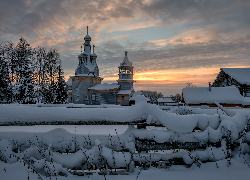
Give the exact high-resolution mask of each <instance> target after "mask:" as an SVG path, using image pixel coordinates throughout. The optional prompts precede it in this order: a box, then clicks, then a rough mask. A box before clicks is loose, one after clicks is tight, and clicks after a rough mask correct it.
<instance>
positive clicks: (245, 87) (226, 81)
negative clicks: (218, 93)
mask: <svg viewBox="0 0 250 180" xmlns="http://www.w3.org/2000/svg"><path fill="white" fill-rule="evenodd" d="M220 70H221V71H220V73H219V74H218V76H217V77H216V79H215V80H214V82H213V84H212V87H226V86H235V87H237V88H239V91H240V94H241V95H242V96H244V97H250V68H220Z"/></svg>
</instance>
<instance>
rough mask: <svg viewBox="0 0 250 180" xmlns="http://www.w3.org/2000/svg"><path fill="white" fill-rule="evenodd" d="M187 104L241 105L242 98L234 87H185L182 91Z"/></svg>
mask: <svg viewBox="0 0 250 180" xmlns="http://www.w3.org/2000/svg"><path fill="white" fill-rule="evenodd" d="M182 93H183V97H184V101H185V103H187V104H200V103H208V104H213V103H214V102H215V101H217V102H218V103H227V104H242V102H243V96H241V94H240V91H239V89H238V88H236V87H211V91H209V88H208V87H187V88H183V89H182Z"/></svg>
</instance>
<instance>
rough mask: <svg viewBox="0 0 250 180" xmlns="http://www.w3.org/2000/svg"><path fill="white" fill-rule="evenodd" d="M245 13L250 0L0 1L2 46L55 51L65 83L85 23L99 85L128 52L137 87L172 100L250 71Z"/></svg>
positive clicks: (113, 76)
mask: <svg viewBox="0 0 250 180" xmlns="http://www.w3.org/2000/svg"><path fill="white" fill-rule="evenodd" d="M249 12H250V1H249V0H91V1H90V0H1V1H0V42H6V41H12V42H13V43H17V42H18V40H19V39H20V37H24V38H26V39H27V41H28V42H29V43H30V44H31V46H32V47H37V46H43V47H46V48H47V49H50V48H56V49H58V50H59V52H60V55H61V60H62V66H63V69H64V72H65V78H66V79H67V78H68V77H69V76H73V75H74V72H75V68H76V67H77V64H78V59H77V56H78V55H79V54H80V53H81V49H80V46H81V45H82V44H83V43H84V36H85V35H86V31H87V28H86V27H87V26H89V35H90V36H91V38H92V41H91V44H92V45H95V46H96V47H95V53H96V54H97V56H98V57H97V63H98V67H99V69H100V76H101V77H103V78H104V80H103V82H104V83H112V82H113V83H114V82H116V80H117V79H118V68H117V67H118V66H119V63H121V62H122V60H123V58H124V52H125V51H128V58H129V60H130V61H132V63H133V66H134V79H135V80H136V82H135V83H134V88H135V90H136V91H138V90H151V91H158V92H162V93H163V94H164V95H165V96H169V95H175V94H177V93H181V90H182V88H184V87H185V86H186V83H187V82H191V83H193V84H194V85H195V86H199V87H204V86H208V82H213V81H214V80H215V78H216V76H217V75H218V73H219V71H220V68H233V67H240V68H243V67H250V31H249V30H250V13H249Z"/></svg>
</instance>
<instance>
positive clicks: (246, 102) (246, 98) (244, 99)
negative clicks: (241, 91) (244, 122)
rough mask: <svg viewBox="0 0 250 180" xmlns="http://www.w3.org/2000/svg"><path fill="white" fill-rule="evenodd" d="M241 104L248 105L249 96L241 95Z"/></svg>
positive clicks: (249, 103) (249, 101)
mask: <svg viewBox="0 0 250 180" xmlns="http://www.w3.org/2000/svg"><path fill="white" fill-rule="evenodd" d="M242 105H245V106H246V105H250V97H243V102H242Z"/></svg>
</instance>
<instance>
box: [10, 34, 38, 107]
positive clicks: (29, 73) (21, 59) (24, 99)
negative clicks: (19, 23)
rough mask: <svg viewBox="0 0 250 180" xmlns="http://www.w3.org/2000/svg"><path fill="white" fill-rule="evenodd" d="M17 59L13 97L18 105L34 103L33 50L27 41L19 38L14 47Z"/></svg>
mask: <svg viewBox="0 0 250 180" xmlns="http://www.w3.org/2000/svg"><path fill="white" fill-rule="evenodd" d="M15 51H16V54H17V59H18V66H17V82H16V83H15V86H14V97H15V100H16V102H18V103H23V104H27V103H35V102H36V99H35V82H34V79H33V68H32V57H33V53H34V52H33V50H32V49H31V47H30V44H28V43H27V40H26V39H24V38H21V39H20V41H19V42H18V44H17V46H16V49H15Z"/></svg>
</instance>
